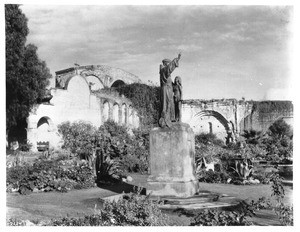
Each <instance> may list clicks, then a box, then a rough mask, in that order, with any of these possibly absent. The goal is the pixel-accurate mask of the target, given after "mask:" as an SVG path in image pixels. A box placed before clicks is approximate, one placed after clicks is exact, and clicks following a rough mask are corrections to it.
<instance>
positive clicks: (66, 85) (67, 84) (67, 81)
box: [64, 75, 89, 89]
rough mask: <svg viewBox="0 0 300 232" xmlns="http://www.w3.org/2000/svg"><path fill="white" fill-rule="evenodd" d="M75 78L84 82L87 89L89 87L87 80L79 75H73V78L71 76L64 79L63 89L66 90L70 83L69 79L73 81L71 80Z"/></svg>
mask: <svg viewBox="0 0 300 232" xmlns="http://www.w3.org/2000/svg"><path fill="white" fill-rule="evenodd" d="M75 77H81V78H82V79H83V80H84V81H85V83H86V85H87V87H88V86H89V83H88V82H87V80H86V79H85V78H84V77H82V76H80V75H74V76H71V77H69V78H67V79H66V82H65V87H64V89H68V87H69V83H70V81H71V79H73V78H75Z"/></svg>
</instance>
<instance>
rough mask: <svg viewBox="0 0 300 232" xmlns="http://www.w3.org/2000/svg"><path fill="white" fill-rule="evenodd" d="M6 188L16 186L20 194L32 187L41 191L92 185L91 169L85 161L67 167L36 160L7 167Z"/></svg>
mask: <svg viewBox="0 0 300 232" xmlns="http://www.w3.org/2000/svg"><path fill="white" fill-rule="evenodd" d="M6 172H7V189H8V190H9V189H11V187H10V186H12V187H13V188H18V189H19V192H20V193H21V194H28V193H30V192H32V191H33V190H34V189H37V190H43V191H52V190H57V191H62V192H65V191H68V190H70V189H72V188H89V187H93V186H94V183H95V180H94V175H93V171H92V170H91V168H90V167H89V166H88V165H87V163H86V162H74V163H73V165H72V166H71V167H69V168H65V167H62V166H59V164H58V162H57V161H53V160H38V161H37V162H36V163H34V164H33V165H29V164H28V165H24V166H15V167H11V168H7V170H6Z"/></svg>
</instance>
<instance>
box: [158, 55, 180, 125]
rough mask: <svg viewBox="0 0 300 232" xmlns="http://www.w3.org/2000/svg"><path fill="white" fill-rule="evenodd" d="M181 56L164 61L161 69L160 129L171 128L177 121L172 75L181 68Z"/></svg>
mask: <svg viewBox="0 0 300 232" xmlns="http://www.w3.org/2000/svg"><path fill="white" fill-rule="evenodd" d="M180 57H181V54H180V53H179V54H178V57H177V58H175V59H174V60H172V61H171V60H169V59H164V60H163V61H162V63H163V64H162V65H160V68H159V74H160V87H161V92H160V114H159V121H158V125H159V126H160V127H165V126H167V127H171V125H172V121H175V107H174V99H173V96H174V94H173V82H172V79H171V73H172V72H173V71H174V70H175V68H176V67H178V66H179V60H180Z"/></svg>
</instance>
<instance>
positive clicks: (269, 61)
mask: <svg viewBox="0 0 300 232" xmlns="http://www.w3.org/2000/svg"><path fill="white" fill-rule="evenodd" d="M21 9H22V11H23V12H24V13H25V15H26V16H27V18H28V20H29V21H28V27H29V30H30V33H29V36H28V43H34V44H35V45H36V46H37V47H38V53H39V56H40V58H41V59H42V60H45V61H46V63H47V65H48V67H49V68H50V71H51V73H52V74H53V76H54V73H55V71H58V70H61V69H65V68H69V67H73V66H74V63H78V64H80V65H91V64H94V65H98V64H104V65H109V66H111V67H116V68H121V69H123V70H125V71H128V72H130V73H133V74H135V75H137V76H139V77H140V79H141V80H142V81H143V82H145V83H147V82H148V80H150V81H152V82H154V83H159V74H158V70H159V64H160V63H161V60H162V59H164V58H169V59H173V58H175V57H176V56H177V54H178V52H180V51H181V52H182V59H181V61H180V65H179V68H178V69H176V70H175V71H174V72H173V74H172V77H173V79H174V78H175V76H177V75H179V76H181V78H182V82H183V91H184V92H183V94H184V99H199V98H200V99H211V98H236V99H241V98H242V97H245V98H246V99H247V100H250V99H253V100H266V99H268V100H282V99H290V98H291V97H290V95H291V91H290V89H289V88H290V87H291V81H290V79H291V78H290V76H291V72H290V63H291V62H290V55H291V54H290V46H289V45H290V43H289V41H290V39H291V36H292V31H291V28H290V25H291V23H290V22H291V20H292V13H293V9H292V7H285V6H280V7H276V6H272V7H270V6H240V7H238V6H234V7H233V6H231V7H230V6H70V5H69V6H47V5H40V6H38V5H23V6H22V7H21Z"/></svg>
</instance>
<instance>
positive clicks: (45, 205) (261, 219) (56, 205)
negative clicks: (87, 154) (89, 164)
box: [6, 175, 293, 225]
mask: <svg viewBox="0 0 300 232" xmlns="http://www.w3.org/2000/svg"><path fill="white" fill-rule="evenodd" d="M132 177H133V182H132V183H131V184H126V183H122V184H117V185H113V186H107V187H105V188H104V187H103V188H97V187H95V188H91V189H82V190H72V191H70V192H68V193H59V192H48V193H32V194H30V195H20V194H19V193H7V195H6V206H7V212H6V216H7V218H10V217H14V218H19V219H23V220H27V219H28V220H33V219H39V220H47V219H49V218H59V217H63V216H72V217H79V216H83V215H86V214H92V213H93V212H94V209H95V205H96V207H97V208H98V209H99V208H101V206H102V203H101V201H100V198H103V197H108V196H112V195H114V194H116V193H122V192H123V191H124V192H129V191H130V190H132V187H133V185H136V186H146V180H147V177H148V176H147V175H132ZM200 189H201V190H207V191H212V192H216V193H223V194H228V195H230V196H234V197H237V198H239V199H249V200H250V199H253V200H257V199H258V198H259V197H262V196H265V197H270V195H271V186H270V185H244V186H241V185H231V184H208V183H200ZM285 191H286V197H285V203H292V194H293V190H292V186H286V187H285ZM170 216H171V220H172V221H174V224H177V223H179V222H180V224H181V225H183V224H186V223H188V220H187V219H185V218H184V217H180V218H179V217H178V216H177V215H175V214H172V213H170ZM252 220H253V221H254V222H255V223H256V224H258V225H280V224H279V221H278V219H277V218H276V216H275V214H274V212H272V211H270V210H266V211H265V210H264V211H259V213H258V215H257V217H255V218H253V219H252ZM176 221H177V223H176Z"/></svg>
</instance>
